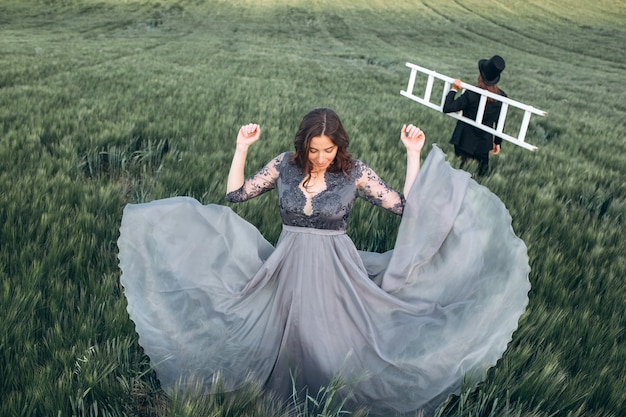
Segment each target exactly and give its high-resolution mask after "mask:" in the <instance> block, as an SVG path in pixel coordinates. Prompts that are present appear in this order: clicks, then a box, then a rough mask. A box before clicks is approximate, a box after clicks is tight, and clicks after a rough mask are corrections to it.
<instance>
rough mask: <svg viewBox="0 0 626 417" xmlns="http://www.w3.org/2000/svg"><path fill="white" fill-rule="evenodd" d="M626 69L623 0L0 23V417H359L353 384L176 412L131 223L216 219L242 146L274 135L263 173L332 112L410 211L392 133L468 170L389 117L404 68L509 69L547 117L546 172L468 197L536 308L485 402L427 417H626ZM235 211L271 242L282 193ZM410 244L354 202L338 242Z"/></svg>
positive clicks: (518, 156) (225, 8) (542, 142)
mask: <svg viewBox="0 0 626 417" xmlns="http://www.w3.org/2000/svg"><path fill="white" fill-rule="evenodd" d="M625 45H626V3H625V2H624V1H623V0H595V1H585V0H507V1H498V0H423V1H420V0H389V1H388V0H367V1H365V0H310V1H304V0H229V1H224V0H160V1H157V0H0V285H1V287H0V415H1V416H37V417H38V416H215V417H220V416H347V415H354V416H357V415H358V416H363V415H366V414H367V410H366V409H359V410H352V409H347V408H345V407H344V406H343V404H342V403H341V401H339V400H337V397H336V393H337V391H338V390H339V389H340V388H341V386H342V384H343V382H342V381H340V380H338V381H333V382H332V383H331V384H329V386H328V387H326V389H324V390H322V391H320V392H319V393H309V395H308V396H307V395H303V394H297V395H294V399H293V401H292V402H290V403H288V404H280V403H278V402H277V401H275V399H273V398H271V397H269V396H268V395H265V394H264V393H263V392H262V390H261V388H260V387H259V385H258V384H257V383H255V382H254V381H251V382H250V384H249V386H248V387H247V388H246V389H245V390H242V391H240V392H237V393H235V394H228V393H225V392H224V390H216V392H215V393H213V394H211V395H204V393H202V392H194V391H191V390H188V391H179V392H175V393H172V394H170V395H166V394H165V393H163V392H162V391H161V390H160V389H159V385H158V381H157V379H156V376H155V374H154V372H153V371H152V370H151V368H150V363H149V360H148V358H147V357H146V356H145V355H144V354H143V353H142V350H141V348H140V347H139V345H138V343H137V335H136V334H135V331H134V325H133V323H132V322H131V321H130V319H129V318H128V315H127V313H126V301H125V298H124V296H123V289H122V288H121V286H120V283H119V277H120V271H119V270H118V264H117V262H118V261H117V245H116V240H117V237H118V233H119V232H118V229H119V225H120V221H121V216H122V210H123V208H124V206H125V204H127V203H135V202H144V201H150V200H154V199H159V198H164V197H170V196H179V195H186V196H193V197H195V198H197V199H198V200H199V201H201V202H202V203H205V204H209V203H218V204H225V203H224V194H225V188H226V177H227V173H228V168H229V165H230V160H231V157H232V154H233V152H234V141H235V137H236V133H237V130H238V128H239V126H240V125H241V124H244V123H250V122H256V123H259V124H261V126H262V129H263V133H262V139H261V142H260V144H257V145H256V146H254V147H253V148H251V150H250V152H249V158H248V165H247V169H248V173H252V172H253V171H255V170H256V169H258V168H260V167H261V166H262V165H263V164H264V163H265V162H267V161H268V160H269V159H270V158H272V157H273V156H275V155H277V154H278V153H280V152H283V151H285V150H290V149H291V148H292V139H293V135H294V133H295V130H296V128H297V125H298V123H299V121H300V119H301V117H302V116H303V115H304V114H305V113H306V112H308V111H309V110H310V109H312V108H314V107H319V106H325V107H332V108H334V109H335V110H336V111H337V113H338V114H339V115H340V117H341V118H342V120H343V121H344V124H345V127H346V129H347V131H348V133H349V134H350V137H351V140H352V142H351V151H352V153H353V155H354V156H355V157H357V158H359V159H362V160H363V161H365V162H366V163H367V164H368V165H370V166H371V167H372V168H374V170H375V171H377V173H378V174H379V175H381V176H382V177H383V178H384V179H385V180H386V181H387V182H388V183H389V184H390V185H392V186H394V187H395V188H397V189H402V184H403V180H404V168H405V157H404V150H403V147H402V145H401V143H400V141H399V132H400V128H401V126H402V124H403V123H414V124H417V125H418V126H420V127H421V128H422V129H423V130H424V131H425V132H426V135H427V145H426V147H425V149H426V151H425V152H424V155H423V157H425V156H426V153H427V151H428V150H429V149H430V148H431V144H436V145H437V146H439V147H440V148H442V149H443V150H444V152H446V153H447V154H448V160H449V161H450V162H451V164H452V165H453V166H455V167H458V161H456V160H455V158H454V157H453V149H452V146H451V145H450V144H449V143H448V140H449V137H450V135H451V133H452V130H453V128H454V123H455V121H454V120H453V119H452V118H450V117H448V116H446V115H444V114H441V113H438V112H436V111H435V110H432V109H429V108H428V107H426V106H423V105H420V104H418V103H415V102H413V101H411V100H409V99H407V98H406V97H403V96H402V95H400V91H401V90H403V89H405V88H406V87H407V82H408V77H409V74H410V70H409V69H408V68H407V67H406V66H405V63H406V62H411V63H414V64H417V65H420V66H423V67H426V68H429V69H432V70H435V71H437V72H439V73H442V74H446V75H448V76H451V77H455V78H457V77H458V78H461V79H462V80H464V81H466V82H468V83H472V84H474V83H475V82H476V76H477V67H476V64H477V61H478V60H479V59H481V58H489V57H490V56H492V55H494V54H499V55H502V56H503V57H504V58H505V59H506V62H507V68H506V70H505V71H504V72H503V74H502V80H501V82H500V86H501V88H503V89H504V90H505V91H506V92H507V94H508V95H509V97H510V98H512V99H514V100H518V101H521V102H523V103H526V104H530V105H532V106H534V107H537V108H539V109H541V110H544V111H546V112H547V116H545V117H538V116H533V118H532V120H531V123H530V126H529V129H528V134H527V137H526V139H527V141H528V142H529V143H531V144H533V145H535V146H537V147H538V150H537V151H535V152H531V151H528V150H525V149H522V148H520V147H517V146H514V145H513V144H510V143H507V142H505V143H504V145H503V149H502V152H501V154H500V155H498V156H496V157H492V159H491V161H492V163H491V167H492V172H491V173H490V174H489V175H488V176H485V177H480V178H478V179H477V181H478V182H480V183H481V184H483V185H484V186H486V187H488V188H489V189H490V190H491V191H493V192H494V193H495V194H497V195H498V196H499V197H500V198H501V199H502V201H503V202H504V203H505V205H506V206H507V208H508V209H509V211H510V213H511V216H512V219H513V228H514V230H515V232H516V233H517V234H518V236H520V237H521V238H522V239H523V240H524V241H525V242H526V245H527V246H528V252H529V256H530V263H531V268H532V271H531V273H530V280H531V283H532V290H531V292H530V294H529V295H530V302H529V305H528V309H527V311H526V313H525V314H524V316H522V318H521V320H520V324H519V328H518V330H517V331H516V332H515V334H514V335H513V340H512V342H511V343H510V344H509V347H508V349H507V351H506V353H505V354H504V356H503V358H502V359H501V360H500V361H499V362H498V364H497V366H496V367H494V368H493V369H491V370H490V372H489V374H488V376H487V379H486V380H485V381H484V382H483V383H482V384H480V385H479V386H478V387H477V388H476V389H465V390H464V391H463V392H462V393H461V395H460V396H458V397H457V396H454V397H451V398H450V399H449V401H448V402H447V403H445V404H443V405H442V406H441V407H440V409H439V410H438V412H437V414H438V416H455V417H456V416H467V417H470V416H494V417H495V416H501V417H511V416H524V417H531V416H532V417H549V416H567V417H583V416H584V417H587V416H591V417H600V416H613V417H620V416H625V415H626V405H625V403H626V377H625V375H626V366H625V365H624V364H625V363H626V347H625V346H624V343H625V341H624V329H625V322H626V319H625V318H624V301H625V300H626V282H625V276H626V256H625V253H626V239H625V237H626V234H625V232H626V227H625V226H626V122H625V118H626V117H625V116H626V104H625V100H624V98H625V95H624V92H625V91H626V47H625ZM418 84H419V82H418ZM417 91H419V88H416V92H417ZM520 120H521V115H520V114H516V113H515V112H513V111H511V116H510V118H509V121H507V129H506V130H510V131H512V132H513V134H514V135H516V133H515V126H516V124H519V121H520ZM466 169H467V170H468V171H469V172H471V173H472V174H475V171H476V166H475V165H470V166H469V167H468V168H466ZM232 208H233V209H234V210H235V211H237V212H238V213H239V214H240V215H241V216H243V217H244V218H245V219H247V220H248V221H250V222H251V223H253V224H254V225H256V226H257V227H258V228H259V229H260V230H261V232H262V233H263V234H264V235H265V236H266V237H267V239H268V240H269V241H271V242H275V241H276V239H277V237H278V234H279V232H280V219H279V216H278V209H277V207H276V197H275V194H274V193H270V194H268V195H266V196H263V197H261V198H258V199H255V200H252V201H250V202H248V203H245V204H240V205H232ZM398 225H399V219H398V218H396V217H394V216H392V215H388V214H387V213H385V212H383V211H382V210H380V209H377V208H375V207H373V206H370V205H368V204H366V203H360V202H358V204H357V205H356V207H355V210H354V212H353V216H352V218H351V219H350V224H349V229H348V233H349V235H350V236H351V237H352V239H353V240H354V241H355V243H356V245H357V247H358V248H360V249H366V250H375V251H383V250H387V249H390V248H391V247H392V245H393V241H394V239H395V236H396V233H397V227H398ZM494 256H498V254H497V253H496V254H494ZM459 343H462V340H460V341H459Z"/></svg>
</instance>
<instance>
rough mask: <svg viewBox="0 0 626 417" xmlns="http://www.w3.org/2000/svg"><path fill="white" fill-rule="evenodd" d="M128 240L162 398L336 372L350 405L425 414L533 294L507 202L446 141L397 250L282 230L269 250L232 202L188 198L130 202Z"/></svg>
mask: <svg viewBox="0 0 626 417" xmlns="http://www.w3.org/2000/svg"><path fill="white" fill-rule="evenodd" d="M372 210H377V208H375V207H372ZM118 247H119V260H120V268H121V270H122V276H121V283H122V285H123V286H124V293H125V295H126V298H127V300H128V313H129V315H130V318H131V319H132V320H133V322H134V323H135V326H136V330H137V333H138V334H139V343H140V344H141V346H142V347H143V348H144V350H145V352H146V354H147V355H148V356H149V357H150V359H151V363H152V365H153V366H154V368H155V369H156V373H157V376H158V378H159V380H160V382H161V384H162V386H163V387H164V388H165V389H166V391H171V390H173V389H175V388H176V387H178V386H182V387H184V386H185V385H189V384H193V385H194V386H197V385H198V384H200V385H201V386H204V387H206V389H207V391H209V390H210V388H211V384H212V383H213V381H214V377H215V375H220V377H221V378H222V380H223V382H224V383H225V384H226V385H227V386H228V387H230V388H231V389H233V390H235V389H237V388H238V387H240V386H241V385H242V384H243V383H245V382H246V381H249V380H250V379H253V380H256V381H259V382H260V383H262V384H263V386H264V387H265V388H266V389H267V390H268V391H271V392H273V393H275V394H277V395H279V396H281V397H282V398H285V399H287V398H289V397H290V395H291V394H292V389H293V387H294V386H295V387H296V388H297V389H300V388H304V387H306V388H307V389H308V392H309V394H310V395H314V394H315V393H317V392H318V389H320V388H322V387H325V386H328V384H329V381H330V380H331V378H333V376H340V377H341V378H342V379H343V380H344V381H345V382H346V383H347V384H348V387H347V388H346V390H345V392H344V395H346V396H347V397H348V398H349V404H355V405H359V406H366V407H370V408H371V409H372V412H373V413H381V414H384V415H392V414H393V413H398V414H402V413H414V412H415V411H416V410H420V409H421V410H423V411H425V412H426V413H427V414H428V413H430V412H432V411H433V410H434V408H435V407H436V406H437V405H439V404H440V403H441V402H442V401H443V400H445V398H446V397H447V396H448V395H449V394H451V393H458V391H459V388H460V385H461V383H462V381H470V382H474V383H476V382H478V381H480V380H481V379H482V378H483V377H484V376H485V373H486V370H487V369H488V368H490V367H492V366H494V365H495V364H496V362H497V360H498V359H499V358H500V357H501V356H502V354H503V353H504V351H505V350H506V348H507V344H508V343H509V342H510V340H511V338H512V333H513V332H514V331H515V329H516V328H517V325H518V320H519V318H520V316H521V315H522V314H523V312H524V310H525V308H526V305H527V302H528V291H529V290H530V284H529V281H528V274H529V271H530V268H529V265H528V256H527V250H526V246H525V245H524V242H523V241H522V240H520V239H519V238H518V237H516V235H515V234H514V232H513V229H512V227H511V217H510V215H509V213H508V211H507V209H506V208H505V207H504V205H503V204H502V202H501V201H500V200H499V199H498V197H497V196H496V195H494V194H493V193H491V192H490V191H489V190H488V189H487V188H485V187H483V186H481V185H479V184H477V183H476V182H475V181H474V180H472V179H471V178H470V176H469V174H467V173H465V172H464V171H460V170H456V169H453V168H452V167H450V165H449V164H448V163H447V162H446V161H445V155H444V153H443V152H442V151H441V150H440V149H439V148H437V147H433V149H432V151H431V152H430V154H429V156H428V158H427V159H426V161H425V162H424V164H423V167H422V169H421V171H420V174H419V176H418V178H417V180H416V182H415V184H414V185H413V188H412V190H411V192H410V193H409V196H408V198H407V202H406V205H405V209H404V214H403V217H402V221H401V225H400V229H399V232H398V237H397V241H396V242H395V246H394V249H393V250H391V251H389V252H386V253H373V252H364V251H359V250H357V248H356V247H355V245H354V244H353V242H352V241H351V240H350V238H349V237H348V236H347V235H346V234H345V232H344V231H333V230H321V229H312V228H302V227H293V226H286V225H283V230H282V233H281V235H280V238H279V241H278V242H277V244H276V246H275V247H274V246H272V245H271V244H270V243H268V242H267V241H266V240H265V239H264V238H263V236H262V235H261V234H260V233H259V231H258V230H257V229H256V228H255V227H254V226H253V225H251V224H250V223H248V222H247V221H245V220H244V219H242V218H241V217H239V216H238V215H237V214H236V213H235V212H233V211H232V210H231V209H230V208H228V207H226V206H221V205H213V204H210V205H202V204H200V203H199V202H198V201H196V200H194V199H192V198H189V197H174V198H168V199H163V200H157V201H153V202H149V203H144V204H129V205H127V206H126V208H125V209H124V214H123V218H122V224H121V228H120V237H119V240H118Z"/></svg>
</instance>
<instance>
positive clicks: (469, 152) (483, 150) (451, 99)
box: [442, 55, 506, 175]
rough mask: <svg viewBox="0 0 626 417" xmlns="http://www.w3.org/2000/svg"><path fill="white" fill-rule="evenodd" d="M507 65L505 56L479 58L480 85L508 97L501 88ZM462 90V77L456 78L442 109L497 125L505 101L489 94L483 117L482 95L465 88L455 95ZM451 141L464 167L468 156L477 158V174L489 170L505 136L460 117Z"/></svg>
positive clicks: (489, 124) (491, 125)
mask: <svg viewBox="0 0 626 417" xmlns="http://www.w3.org/2000/svg"><path fill="white" fill-rule="evenodd" d="M504 67H505V62H504V59H503V58H502V57H501V56H499V55H494V56H493V57H491V58H490V59H489V60H486V59H481V60H480V61H478V88H481V89H484V90H487V91H489V92H491V93H493V94H498V95H501V96H504V97H506V93H505V92H504V91H502V90H501V89H500V88H499V87H498V81H500V73H501V72H502V71H503V70H504ZM460 89H461V80H454V82H453V83H452V87H451V89H450V91H449V92H448V94H447V95H446V98H445V102H444V105H443V109H442V110H443V112H444V113H452V112H458V111H463V116H465V117H468V118H470V119H473V120H476V121H479V120H481V123H482V124H483V125H485V126H489V127H494V125H495V123H496V121H497V120H498V119H499V117H500V110H501V109H502V102H501V101H497V100H495V99H494V98H491V97H487V98H486V100H487V102H486V104H485V106H484V108H483V109H482V110H483V114H482V118H479V117H477V116H478V115H477V113H478V111H479V107H480V106H479V105H480V99H481V95H480V94H478V93H476V92H475V91H471V90H466V91H465V92H464V93H463V94H461V96H459V97H458V98H455V95H456V93H457V92H458V91H459V90H460ZM450 143H452V144H453V145H454V153H455V154H456V156H458V157H459V158H461V168H463V166H464V165H465V162H466V161H467V160H468V159H475V160H476V161H478V175H485V174H486V173H487V171H488V169H489V153H490V152H493V154H494V155H497V154H498V153H500V146H501V143H502V138H500V137H498V136H494V135H493V134H492V133H489V132H486V131H484V130H482V129H480V128H478V127H474V126H471V125H469V124H467V123H465V122H464V121H462V120H458V121H457V123H456V127H455V128H454V132H453V133H452V139H450Z"/></svg>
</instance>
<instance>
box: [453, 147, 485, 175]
mask: <svg viewBox="0 0 626 417" xmlns="http://www.w3.org/2000/svg"><path fill="white" fill-rule="evenodd" d="M454 154H455V155H456V156H458V157H460V158H461V168H463V167H464V166H465V163H466V162H467V160H468V159H475V160H476V161H478V175H485V174H486V173H487V170H488V169H489V152H479V153H469V152H466V151H464V150H463V149H461V148H459V146H458V145H454Z"/></svg>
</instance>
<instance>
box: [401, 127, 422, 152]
mask: <svg viewBox="0 0 626 417" xmlns="http://www.w3.org/2000/svg"><path fill="white" fill-rule="evenodd" d="M400 140H401V141H402V143H403V144H404V146H405V148H406V150H407V152H421V151H422V147H423V146H424V142H425V141H426V135H425V134H424V132H422V130H421V129H420V128H419V127H417V126H413V125H408V126H407V125H402V130H401V131H400Z"/></svg>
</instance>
